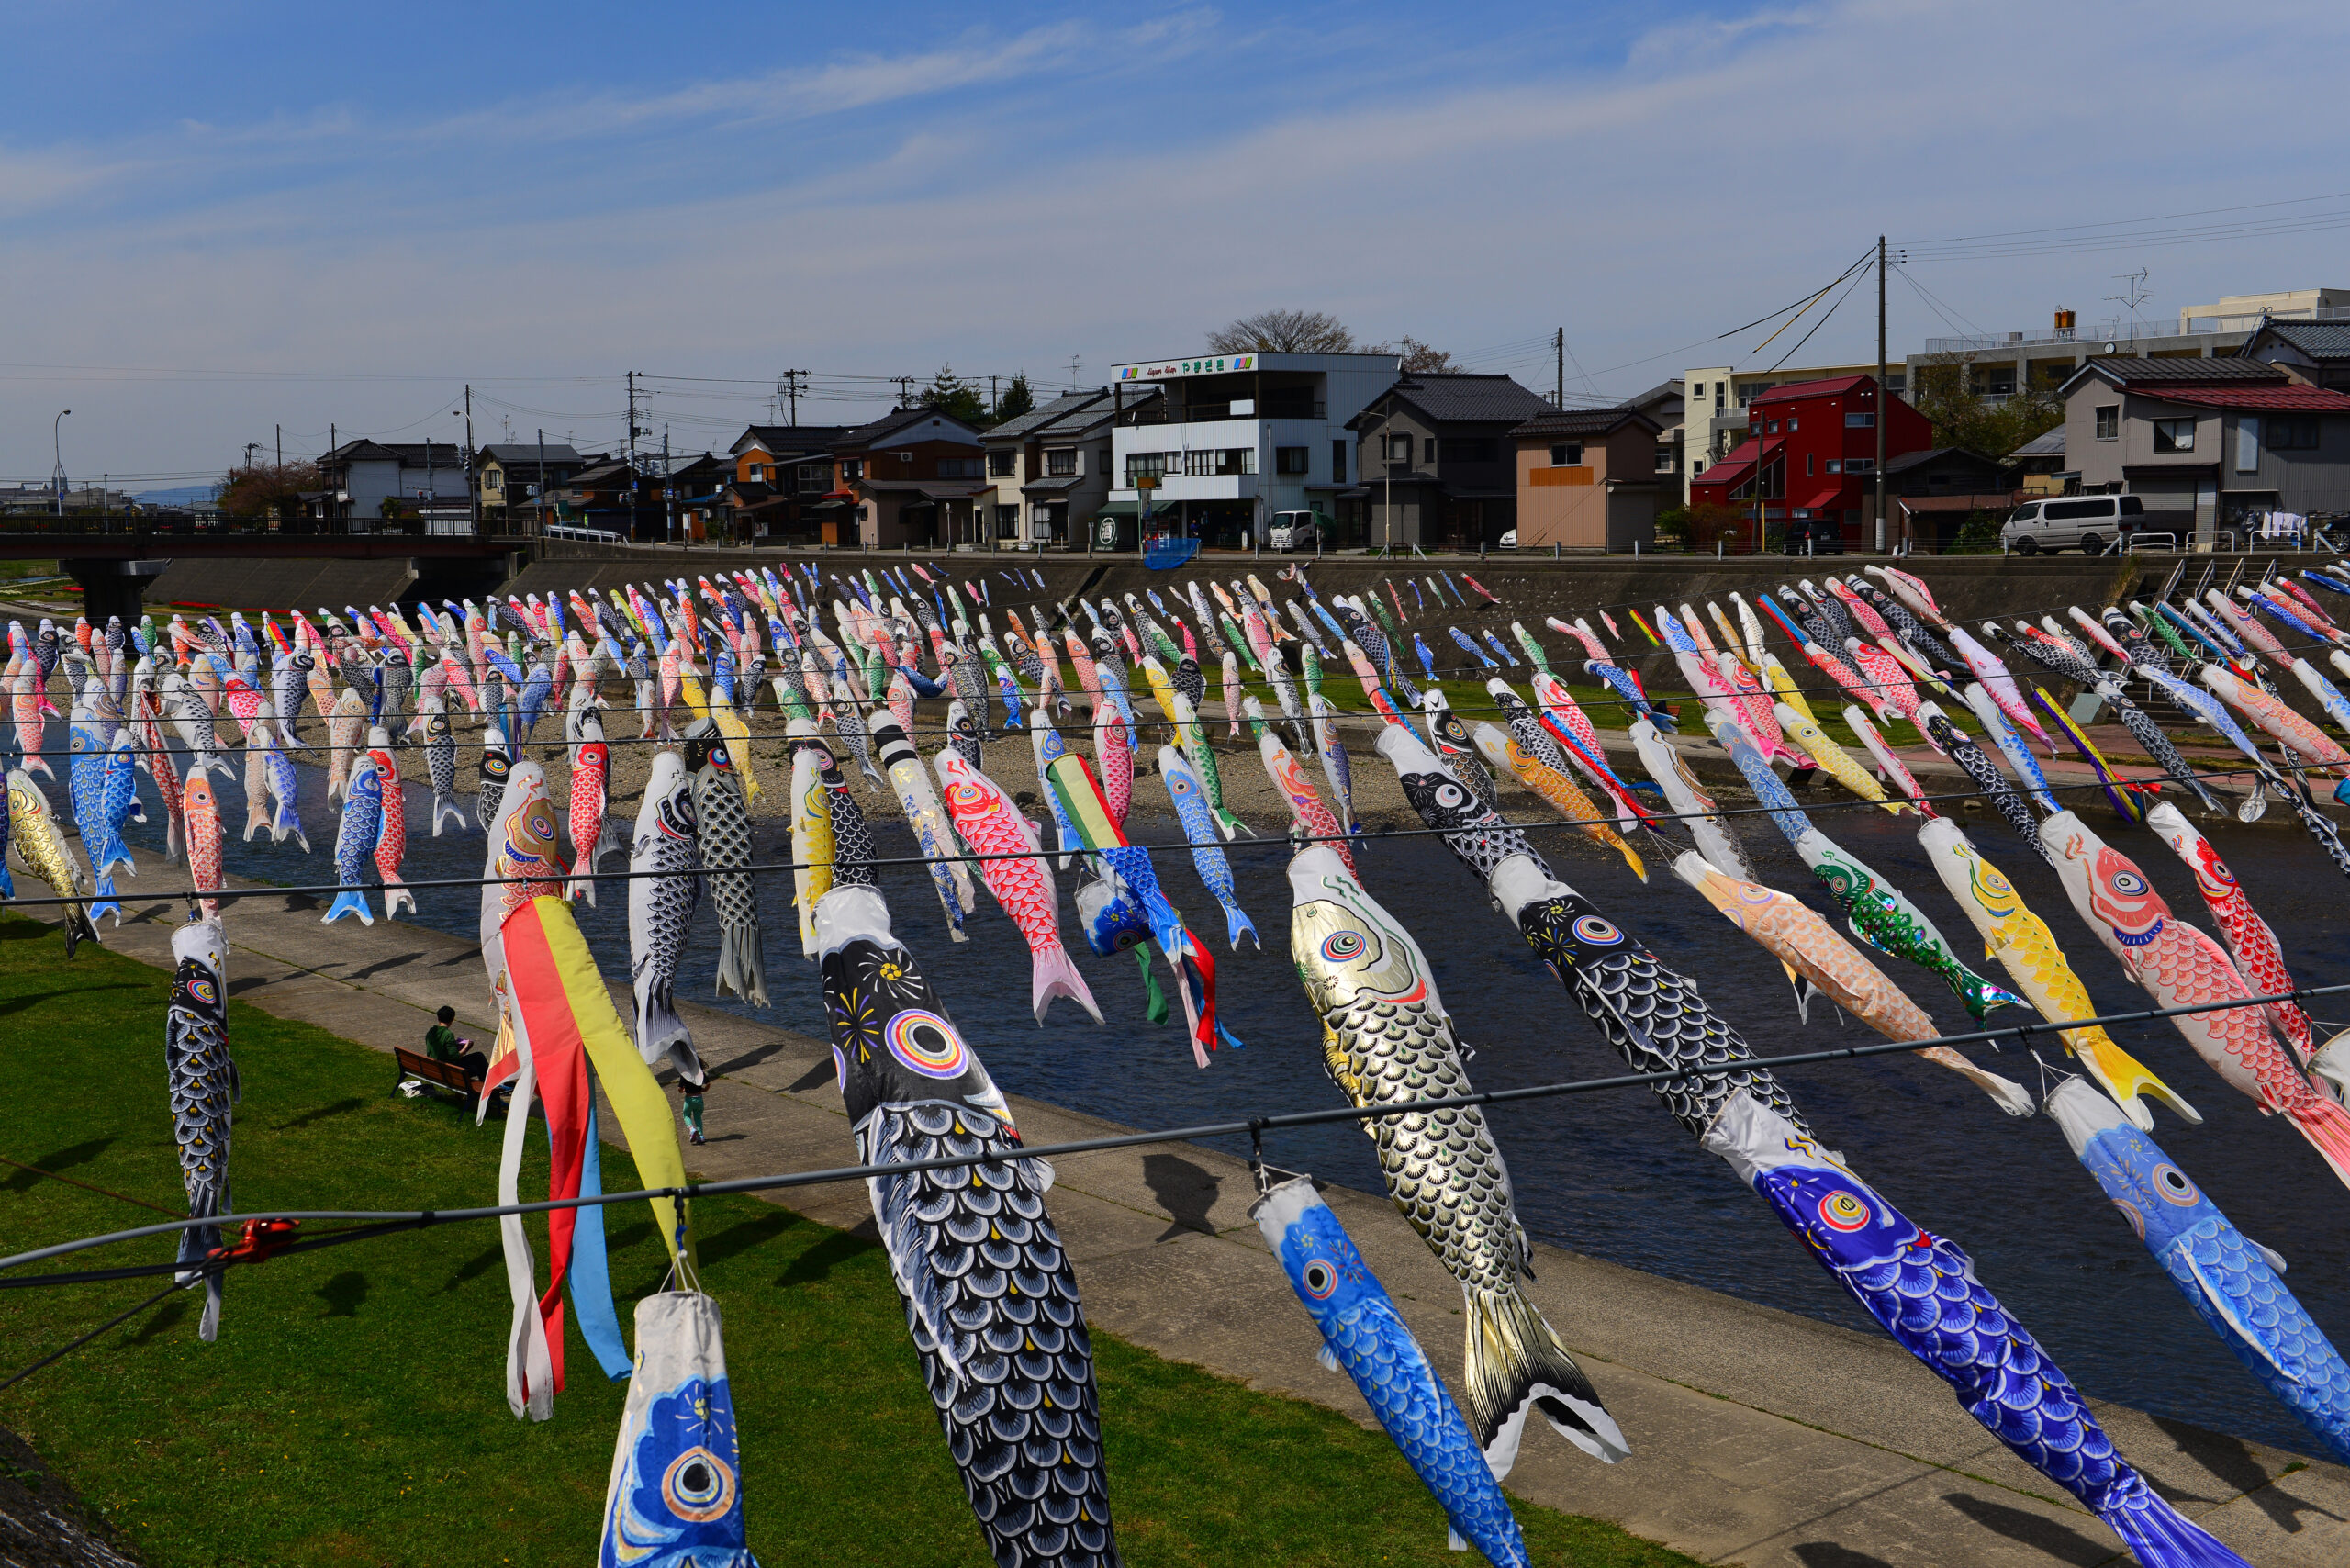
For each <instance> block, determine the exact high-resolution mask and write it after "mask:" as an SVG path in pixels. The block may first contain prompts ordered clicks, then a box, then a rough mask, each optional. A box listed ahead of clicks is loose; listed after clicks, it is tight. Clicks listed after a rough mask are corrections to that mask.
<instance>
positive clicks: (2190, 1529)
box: [2098, 1479, 2251, 1568]
mask: <svg viewBox="0 0 2350 1568" xmlns="http://www.w3.org/2000/svg"><path fill="white" fill-rule="evenodd" d="M2114 1491H2115V1493H2117V1494H2121V1495H2122V1500H2121V1501H2116V1502H2109V1503H2108V1504H2107V1505H2106V1506H2105V1507H2104V1508H2102V1509H2100V1510H2099V1511H2098V1518H2102V1519H2103V1520H2105V1522H2106V1523H2107V1524H2108V1525H2109V1526H2111V1527H2112V1529H2113V1533H2114V1534H2116V1535H2118V1536H2120V1537H2121V1540H2122V1544H2123V1545H2125V1546H2127V1547H2129V1549H2130V1555H2131V1556H2132V1557H2135V1558H2136V1559H2137V1560H2138V1561H2139V1562H2140V1563H2141V1564H2143V1568H2251V1564H2249V1563H2247V1562H2244V1559H2243V1558H2241V1557H2238V1556H2237V1555H2236V1554H2235V1553H2234V1552H2233V1551H2229V1550H2228V1549H2227V1547H2226V1546H2224V1545H2222V1544H2221V1541H2220V1540H2219V1538H2218V1537H2216V1536H2214V1535H2212V1534H2211V1532H2210V1531H2209V1530H2207V1529H2204V1528H2203V1527H2202V1526H2201V1525H2199V1524H2197V1523H2196V1522H2195V1521H2194V1520H2192V1519H2190V1518H2188V1517H2187V1516H2186V1515H2184V1514H2182V1513H2180V1512H2179V1511H2178V1510H2177V1508H2174V1507H2172V1506H2170V1505H2169V1504H2168V1503H2165V1502H2164V1501H2163V1500H2162V1499H2161V1498H2160V1497H2158V1496H2156V1495H2154V1488H2152V1487H2150V1486H2148V1485H2147V1484H2145V1482H2144V1481H2143V1479H2142V1480H2140V1481H2139V1483H2138V1484H2137V1485H2136V1486H2134V1487H2130V1488H2127V1489H2126V1490H2125V1489H2124V1488H2122V1487H2118V1486H2117V1487H2115V1488H2114Z"/></svg>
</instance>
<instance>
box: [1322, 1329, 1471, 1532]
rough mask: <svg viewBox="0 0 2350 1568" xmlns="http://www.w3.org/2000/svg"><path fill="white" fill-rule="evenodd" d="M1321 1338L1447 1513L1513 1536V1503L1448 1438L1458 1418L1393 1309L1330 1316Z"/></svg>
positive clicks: (1461, 1447)
mask: <svg viewBox="0 0 2350 1568" xmlns="http://www.w3.org/2000/svg"><path fill="white" fill-rule="evenodd" d="M1324 1338H1325V1339H1326V1342H1327V1343H1328V1344H1329V1347H1330V1350H1331V1353H1332V1354H1333V1355H1335V1356H1337V1358H1338V1361H1339V1363H1340V1364H1341V1365H1343V1366H1344V1367H1345V1368H1346V1369H1347V1372H1348V1375H1349V1376H1350V1377H1352V1378H1353V1380H1354V1383H1355V1386H1356V1387H1357V1388H1358V1389H1360V1390H1361V1391H1362V1394H1363V1397H1364V1400H1365V1402H1366V1403H1368V1404H1369V1405H1370V1406H1371V1414H1372V1415H1374V1416H1376V1417H1378V1418H1379V1424H1380V1425H1381V1426H1382V1427H1384V1428H1386V1429H1387V1435H1388V1436H1389V1437H1390V1438H1392V1439H1394V1442H1395V1446H1396V1447H1397V1448H1398V1449H1400V1450H1403V1454H1404V1461H1405V1462H1406V1463H1408V1464H1410V1465H1411V1467H1412V1469H1413V1471H1414V1472H1415V1473H1417V1474H1418V1475H1419V1477H1420V1479H1421V1480H1422V1481H1424V1482H1426V1483H1427V1488H1428V1490H1429V1491H1431V1492H1433V1493H1435V1494H1436V1495H1437V1496H1438V1499H1439V1500H1441V1501H1442V1503H1443V1504H1444V1506H1445V1508H1446V1510H1447V1512H1456V1511H1457V1512H1460V1513H1462V1514H1464V1515H1466V1516H1468V1517H1467V1518H1464V1519H1463V1521H1462V1522H1464V1523H1475V1524H1478V1525H1481V1526H1483V1529H1484V1530H1485V1531H1487V1532H1490V1535H1491V1536H1501V1535H1502V1534H1503V1533H1504V1532H1505V1531H1506V1532H1507V1533H1508V1534H1509V1535H1511V1536H1515V1535H1516V1521H1515V1520H1513V1519H1512V1518H1511V1517H1510V1511H1509V1505H1508V1503H1507V1502H1505V1500H1504V1499H1503V1497H1502V1496H1501V1494H1500V1492H1499V1491H1498V1489H1496V1488H1494V1486H1492V1485H1491V1484H1490V1477H1491V1476H1492V1473H1493V1472H1492V1470H1491V1469H1490V1467H1488V1465H1487V1464H1486V1462H1485V1456H1484V1455H1483V1454H1482V1453H1479V1452H1478V1451H1477V1450H1476V1449H1475V1448H1474V1447H1472V1446H1470V1445H1468V1444H1465V1443H1461V1442H1458V1441H1453V1440H1449V1439H1450V1438H1451V1434H1452V1430H1453V1428H1457V1427H1458V1426H1459V1425H1460V1414H1459V1412H1458V1411H1457V1410H1456V1409H1454V1408H1453V1406H1452V1400H1451V1397H1450V1396H1449V1394H1446V1393H1445V1391H1444V1385H1443V1384H1442V1383H1438V1382H1437V1381H1436V1378H1435V1376H1434V1375H1433V1373H1432V1372H1429V1371H1428V1363H1427V1356H1426V1355H1425V1354H1423V1353H1422V1351H1421V1350H1420V1348H1419V1345H1418V1344H1417V1343H1416V1341H1414V1339H1413V1338H1412V1333H1411V1330H1410V1329H1409V1328H1407V1327H1404V1320H1403V1319H1402V1318H1401V1317H1400V1316H1396V1312H1395V1309H1394V1308H1393V1306H1391V1305H1387V1304H1386V1303H1384V1302H1366V1303H1364V1304H1363V1305H1360V1306H1359V1307H1357V1308H1355V1309H1354V1310H1353V1311H1352V1312H1348V1313H1345V1314H1343V1315H1341V1316H1338V1317H1337V1318H1335V1319H1333V1320H1332V1321H1331V1322H1330V1324H1329V1325H1328V1327H1326V1330H1325V1333H1324ZM1414 1363H1417V1364H1416V1365H1415V1364H1414ZM1481 1472H1482V1473H1483V1475H1482V1477H1481V1475H1480V1473H1481ZM1481 1479H1483V1480H1484V1482H1485V1484H1482V1485H1481V1484H1480V1482H1481Z"/></svg>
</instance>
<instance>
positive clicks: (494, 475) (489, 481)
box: [481, 468, 506, 490]
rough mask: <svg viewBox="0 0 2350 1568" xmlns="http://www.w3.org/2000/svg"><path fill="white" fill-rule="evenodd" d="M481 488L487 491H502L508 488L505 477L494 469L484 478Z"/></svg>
mask: <svg viewBox="0 0 2350 1568" xmlns="http://www.w3.org/2000/svg"><path fill="white" fill-rule="evenodd" d="M481 487H482V488H483V489H485V490H502V489H504V488H505V487H506V479H505V476H503V475H501V474H499V473H498V470H497V469H495V468H493V469H491V470H490V471H489V472H488V473H487V474H485V475H483V476H482V481H481Z"/></svg>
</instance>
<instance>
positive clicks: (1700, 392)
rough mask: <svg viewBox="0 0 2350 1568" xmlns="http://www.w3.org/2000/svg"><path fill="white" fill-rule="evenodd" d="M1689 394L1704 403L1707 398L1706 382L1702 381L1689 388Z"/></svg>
mask: <svg viewBox="0 0 2350 1568" xmlns="http://www.w3.org/2000/svg"><path fill="white" fill-rule="evenodd" d="M1689 396H1690V397H1692V398H1695V399H1696V400H1697V401H1698V402H1700V403H1702V402H1704V401H1705V400H1706V384H1705V383H1704V382H1702V381H1700V382H1699V383H1697V385H1696V386H1692V387H1691V388H1689Z"/></svg>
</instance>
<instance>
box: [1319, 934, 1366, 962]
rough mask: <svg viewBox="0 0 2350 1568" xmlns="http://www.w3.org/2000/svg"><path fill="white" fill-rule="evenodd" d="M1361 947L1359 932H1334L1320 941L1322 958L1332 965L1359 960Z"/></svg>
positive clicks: (1361, 940)
mask: <svg viewBox="0 0 2350 1568" xmlns="http://www.w3.org/2000/svg"><path fill="white" fill-rule="evenodd" d="M1363 946H1364V943H1363V938H1362V933H1361V932H1360V931H1336V932H1332V933H1331V934H1330V935H1327V936H1325V937H1324V938H1323V939H1322V956H1323V957H1324V958H1327V959H1329V960H1330V961H1331V962H1332V963H1334V964H1343V963H1347V962H1348V961H1349V960H1351V959H1354V958H1360V957H1361V956H1362V950H1363Z"/></svg>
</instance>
